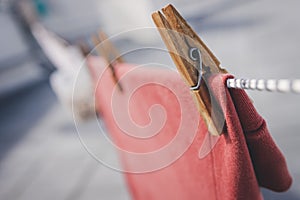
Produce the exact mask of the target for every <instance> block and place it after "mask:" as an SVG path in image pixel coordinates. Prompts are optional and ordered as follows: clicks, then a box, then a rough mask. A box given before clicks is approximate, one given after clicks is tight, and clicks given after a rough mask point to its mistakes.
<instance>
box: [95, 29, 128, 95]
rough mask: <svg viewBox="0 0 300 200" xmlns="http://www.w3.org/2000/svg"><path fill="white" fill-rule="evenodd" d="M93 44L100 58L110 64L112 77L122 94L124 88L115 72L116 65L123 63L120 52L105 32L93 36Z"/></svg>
mask: <svg viewBox="0 0 300 200" xmlns="http://www.w3.org/2000/svg"><path fill="white" fill-rule="evenodd" d="M92 42H93V43H94V45H95V46H96V50H97V52H98V54H99V55H100V56H102V57H103V58H104V59H106V61H107V62H108V67H109V68H110V70H111V72H112V77H113V79H114V82H115V84H116V85H117V86H118V88H119V90H120V91H121V92H122V91H123V88H122V85H121V84H120V81H119V79H118V77H117V74H116V71H115V65H116V63H122V62H123V58H122V57H121V56H120V54H119V52H118V50H117V49H116V48H115V47H114V45H113V44H112V42H111V41H110V40H109V39H108V37H107V35H106V34H105V33H104V32H103V31H99V33H98V34H97V35H93V36H92Z"/></svg>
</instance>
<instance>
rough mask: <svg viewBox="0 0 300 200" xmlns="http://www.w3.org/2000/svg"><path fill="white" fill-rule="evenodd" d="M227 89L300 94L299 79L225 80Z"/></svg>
mask: <svg viewBox="0 0 300 200" xmlns="http://www.w3.org/2000/svg"><path fill="white" fill-rule="evenodd" d="M226 84H227V87H228V88H236V89H249V90H258V91H269V92H282V93H296V94H300V79H295V80H289V79H279V80H275V79H269V80H264V79H240V78H232V79H227V83H226Z"/></svg>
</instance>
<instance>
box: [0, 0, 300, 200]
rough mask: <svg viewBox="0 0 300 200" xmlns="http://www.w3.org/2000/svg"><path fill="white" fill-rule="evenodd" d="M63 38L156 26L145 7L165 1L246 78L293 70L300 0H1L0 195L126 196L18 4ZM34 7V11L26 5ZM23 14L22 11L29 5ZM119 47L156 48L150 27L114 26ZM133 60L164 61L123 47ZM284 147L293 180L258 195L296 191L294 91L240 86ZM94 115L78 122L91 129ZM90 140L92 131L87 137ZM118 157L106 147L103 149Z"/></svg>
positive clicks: (14, 199)
mask: <svg viewBox="0 0 300 200" xmlns="http://www.w3.org/2000/svg"><path fill="white" fill-rule="evenodd" d="M20 2H22V5H23V6H24V5H25V7H26V5H31V8H33V10H34V18H35V19H34V20H38V21H39V23H41V24H42V25H43V26H44V27H46V28H47V29H48V30H50V31H53V32H54V33H56V34H58V35H59V36H60V37H62V38H64V39H65V40H66V41H68V42H70V43H75V42H76V41H78V40H80V39H81V38H83V37H88V36H89V35H90V34H92V33H94V32H95V31H97V30H98V29H99V28H101V29H102V30H105V31H106V33H107V34H108V35H116V34H120V33H121V32H124V31H125V32H126V31H129V30H133V29H137V28H145V27H155V26H154V23H153V22H152V19H151V13H152V12H153V11H156V10H159V9H161V8H162V7H164V6H165V5H166V4H169V3H172V4H173V5H175V7H176V8H177V9H178V10H179V11H180V12H181V14H182V15H183V16H184V17H185V18H186V19H187V21H188V22H189V23H190V24H191V25H192V26H193V28H194V29H195V30H196V31H197V32H198V33H199V35H200V36H201V37H202V38H203V39H204V41H205V42H206V43H207V45H208V46H209V47H210V49H212V50H213V51H214V53H215V54H216V56H217V57H218V58H219V60H220V61H221V63H222V66H224V67H226V68H227V69H228V71H229V72H231V73H233V74H234V75H236V76H237V77H246V78H265V79H266V78H277V79H280V78H288V79H293V78H300V60H299V51H300V42H299V40H300V20H299V19H300V13H299V6H300V1H293V0H287V1H284V2H283V1H274V0H273V1H272V0H260V1H255V0H253V1H246V0H239V1H238V0H189V1H182V0H181V1H180V0H169V1H167V0H159V1H158V0H152V1H149V0H148V1H145V0H144V1H141V0H123V1H119V0H110V1H104V0H0V199H3V200H19V199H20V200H24V199H28V200H29V199H30V200H32V199H43V200H46V199H66V200H69V199H72V200H75V199H89V200H92V199H122V200H123V199H130V195H129V193H128V191H127V189H126V185H125V182H124V180H123V177H122V174H121V173H119V172H116V171H114V170H112V169H109V168H107V167H105V166H103V165H101V164H99V163H98V162H97V161H95V160H94V159H93V158H92V157H91V156H90V155H89V154H88V153H87V152H86V151H85V149H84V148H83V147H82V145H81V143H80V141H79V139H78V136H77V133H76V128H75V125H74V122H73V119H72V115H71V114H70V113H69V112H68V111H67V110H66V109H65V108H64V107H63V105H62V104H61V103H59V100H58V98H57V97H56V95H55V94H54V92H53V90H52V89H51V86H50V83H49V76H50V74H51V73H52V72H53V70H54V66H53V63H52V62H51V61H50V60H49V58H47V55H45V53H44V52H43V51H42V49H41V47H40V46H39V44H38V42H37V41H36V38H34V36H33V35H32V34H31V33H30V30H29V29H28V27H27V26H26V22H28V21H30V20H32V19H31V17H30V16H31V15H30V14H33V11H32V10H30V12H29V15H27V16H29V18H28V19H27V21H26V20H25V21H24V19H23V18H22V13H21V12H20V10H18V6H17V5H19V4H20ZM31 12H32V13H31ZM27 14H28V13H27ZM114 42H115V44H116V46H117V47H118V48H119V49H121V50H122V49H124V50H126V49H130V48H135V47H143V46H145V45H151V46H157V47H164V44H163V42H162V40H161V39H160V36H159V34H158V33H157V31H156V30H155V29H152V31H147V32H145V34H140V32H138V31H137V32H136V31H133V32H130V33H129V34H121V35H120V36H119V37H117V38H116V39H115V41H114ZM124 58H125V59H126V60H127V61H128V62H131V63H137V64H144V63H149V62H153V59H155V62H156V63H163V64H166V65H169V66H172V67H174V64H173V62H172V61H171V60H170V57H169V56H168V54H166V53H164V54H161V53H158V52H155V51H146V52H137V53H130V54H128V55H125V56H124ZM248 93H249V95H250V96H251V98H252V99H253V101H254V104H255V106H256V108H257V110H258V111H259V112H260V113H261V114H262V116H264V117H265V119H266V120H267V122H268V126H269V128H270V131H271V133H272V136H273V138H274V140H275V141H276V143H277V144H278V146H279V147H280V149H281V150H282V152H283V153H284V155H285V157H286V160H287V162H288V166H289V169H290V172H291V174H292V176H293V179H294V182H293V185H292V187H291V189H290V190H289V191H287V192H285V193H274V192H271V191H268V190H264V189H263V190H262V192H263V195H264V197H265V199H289V200H290V199H300V170H299V169H300V157H299V153H300V145H299V144H300V133H299V130H300V123H299V119H300V113H299V111H300V105H299V102H300V101H299V100H300V96H299V95H294V94H279V93H268V92H248ZM95 124H96V121H93V120H90V121H86V122H84V123H80V124H79V126H80V128H81V130H84V131H86V132H93V131H94V132H95V131H97V129H95ZM91 139H93V138H91ZM103 151H105V152H106V154H107V156H110V157H116V155H115V152H114V151H113V150H108V149H103Z"/></svg>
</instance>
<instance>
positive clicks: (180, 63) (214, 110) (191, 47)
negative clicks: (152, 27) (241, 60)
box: [152, 5, 226, 135]
mask: <svg viewBox="0 0 300 200" xmlns="http://www.w3.org/2000/svg"><path fill="white" fill-rule="evenodd" d="M162 13H163V14H162ZM162 13H161V12H160V11H158V12H155V13H153V14H152V18H153V20H154V22H155V24H156V26H157V27H158V29H159V32H160V34H161V37H162V38H163V40H164V42H165V44H166V46H167V48H168V50H169V53H170V55H171V57H172V59H173V61H174V63H175V64H176V66H177V69H178V71H179V72H180V74H181V75H182V76H183V78H184V80H185V81H186V82H187V84H188V85H189V86H190V88H191V92H192V94H193V96H194V99H195V101H196V104H197V107H198V110H199V112H200V114H201V116H202V118H203V120H204V121H205V123H206V125H207V127H208V131H209V132H210V133H211V134H212V135H220V134H221V133H222V130H223V127H224V122H225V121H224V120H225V119H224V114H223V112H222V109H221V107H220V105H219V104H218V103H217V101H216V99H215V98H214V96H213V94H211V93H209V91H210V89H209V88H210V85H209V84H208V78H209V77H210V76H211V75H213V74H217V73H225V72H226V71H225V70H224V69H221V68H220V67H219V66H220V62H219V61H218V59H217V58H216V57H215V56H214V55H213V53H212V52H211V51H210V50H209V49H208V47H207V46H206V45H205V44H204V42H203V41H202V40H201V39H200V38H199V36H198V35H197V34H196V33H195V32H194V31H193V29H192V28H191V27H190V26H189V25H188V23H187V22H186V21H185V20H184V19H183V17H182V16H181V15H180V14H179V13H178V11H177V10H176V9H175V8H174V7H173V6H172V5H168V6H166V7H165V8H163V9H162Z"/></svg>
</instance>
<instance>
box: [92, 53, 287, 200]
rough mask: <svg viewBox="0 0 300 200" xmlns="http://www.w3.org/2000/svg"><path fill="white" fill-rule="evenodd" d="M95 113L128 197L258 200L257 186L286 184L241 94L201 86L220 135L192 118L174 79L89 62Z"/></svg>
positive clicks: (216, 83)
mask: <svg viewBox="0 0 300 200" xmlns="http://www.w3.org/2000/svg"><path fill="white" fill-rule="evenodd" d="M88 66H89V68H90V71H91V74H92V77H93V80H94V83H95V88H96V90H95V92H96V93H95V95H96V96H95V98H96V104H97V109H98V111H100V113H101V116H102V118H103V120H104V122H105V124H106V127H107V129H108V131H109V133H110V136H111V140H112V143H113V144H114V145H116V146H117V147H118V148H117V151H118V154H119V156H120V160H121V164H122V167H123V168H122V170H123V171H124V172H127V173H125V174H124V175H125V177H126V180H127V184H128V187H129V189H130V192H131V195H132V197H133V199H136V200H150V199H151V200H153V199H180V200H181V199H182V200H185V199H225V200H226V199H228V200H232V199H249V200H253V199H262V195H261V193H260V188H259V187H260V186H261V187H266V188H268V189H271V190H274V191H285V190H287V189H288V188H289V187H290V185H291V182H292V180H291V176H290V175H289V172H288V169H287V166H286V162H285V159H284V157H283V155H282V154H281V152H280V151H279V149H278V148H277V146H276V145H275V143H274V141H273V140H272V138H271V136H270V134H269V132H268V130H267V127H266V122H265V121H264V119H263V118H262V117H261V116H260V115H259V114H258V113H257V112H256V110H255V108H254V107H253V105H252V103H251V101H250V100H249V98H248V97H247V95H246V93H245V92H244V91H242V90H235V89H231V90H228V89H227V88H226V87H225V85H226V84H225V82H226V79H228V78H229V77H231V76H230V75H228V74H225V75H217V76H214V77H212V78H211V79H210V80H209V84H210V85H211V86H212V92H213V93H214V96H215V97H216V100H217V101H218V103H219V104H220V106H221V108H222V110H223V113H224V116H225V128H224V131H223V133H222V134H221V135H220V136H212V135H211V134H209V133H208V131H207V127H206V125H205V123H204V122H203V120H202V119H201V118H200V117H199V112H198V110H197V108H196V105H195V102H194V101H193V99H192V96H191V95H190V90H189V88H188V87H187V86H186V85H185V83H184V82H183V81H182V79H181V78H180V76H179V75H178V74H177V73H176V72H174V71H172V70H167V69H161V68H146V67H137V66H133V65H129V64H124V63H123V64H117V65H116V66H115V70H116V74H117V77H119V80H120V83H121V85H122V87H123V91H122V92H120V91H119V90H117V89H116V88H117V87H116V85H115V83H114V81H113V79H112V75H111V72H110V70H109V69H108V68H107V66H106V64H105V62H104V61H103V60H102V59H101V58H96V57H89V58H88Z"/></svg>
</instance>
